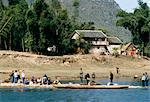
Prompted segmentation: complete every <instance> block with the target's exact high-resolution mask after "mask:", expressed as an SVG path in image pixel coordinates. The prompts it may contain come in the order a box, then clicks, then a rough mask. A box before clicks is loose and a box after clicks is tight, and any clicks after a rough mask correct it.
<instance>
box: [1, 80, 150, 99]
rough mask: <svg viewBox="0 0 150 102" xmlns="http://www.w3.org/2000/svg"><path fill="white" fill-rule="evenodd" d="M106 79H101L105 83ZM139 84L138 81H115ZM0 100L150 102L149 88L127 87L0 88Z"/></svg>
mask: <svg viewBox="0 0 150 102" xmlns="http://www.w3.org/2000/svg"><path fill="white" fill-rule="evenodd" d="M106 82H107V80H101V83H106ZM116 82H117V83H119V84H128V85H138V86H139V85H141V83H140V82H132V81H124V80H123V81H116ZM0 102H150V88H129V89H80V90H79V89H78V90H76V89H31V88H21V89H15V88H13V89H11V88H5V89H0Z"/></svg>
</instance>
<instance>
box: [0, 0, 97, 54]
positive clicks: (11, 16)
mask: <svg viewBox="0 0 150 102" xmlns="http://www.w3.org/2000/svg"><path fill="white" fill-rule="evenodd" d="M8 1H9V5H8V6H5V5H3V3H2V1H0V10H1V12H0V49H3V50H16V51H29V52H34V53H41V54H47V55H48V54H57V55H58V54H70V53H73V52H74V46H78V43H76V42H71V40H70V36H71V35H72V33H73V32H74V30H76V29H79V28H80V29H94V27H93V23H83V24H79V23H78V22H76V20H75V18H76V16H78V15H77V14H75V17H72V18H70V17H69V16H68V14H67V10H66V9H64V8H62V7H61V5H60V2H59V1H58V0H49V3H47V2H46V1H45V0H34V1H35V2H34V3H27V2H26V1H27V0H8ZM73 4H74V5H73V6H74V7H75V8H77V6H78V5H79V4H78V1H76V0H75V1H73ZM75 13H77V12H75ZM53 45H55V46H56V51H55V52H53V53H50V52H48V51H47V48H48V47H51V46H53Z"/></svg>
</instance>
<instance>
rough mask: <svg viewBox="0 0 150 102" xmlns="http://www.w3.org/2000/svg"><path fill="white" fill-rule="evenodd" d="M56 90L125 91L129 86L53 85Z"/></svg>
mask: <svg viewBox="0 0 150 102" xmlns="http://www.w3.org/2000/svg"><path fill="white" fill-rule="evenodd" d="M53 87H55V88H63V89H125V88H129V85H109V86H108V85H80V84H58V85H53Z"/></svg>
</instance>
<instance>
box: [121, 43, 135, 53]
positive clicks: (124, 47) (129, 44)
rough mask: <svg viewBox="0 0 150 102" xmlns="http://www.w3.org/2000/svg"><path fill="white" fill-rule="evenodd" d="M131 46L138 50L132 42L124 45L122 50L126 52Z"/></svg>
mask: <svg viewBox="0 0 150 102" xmlns="http://www.w3.org/2000/svg"><path fill="white" fill-rule="evenodd" d="M131 45H132V47H134V48H136V46H135V45H134V44H133V43H132V42H129V43H127V44H126V45H123V46H122V48H121V50H122V51H126V50H127V49H128V48H129V47H130V46H131Z"/></svg>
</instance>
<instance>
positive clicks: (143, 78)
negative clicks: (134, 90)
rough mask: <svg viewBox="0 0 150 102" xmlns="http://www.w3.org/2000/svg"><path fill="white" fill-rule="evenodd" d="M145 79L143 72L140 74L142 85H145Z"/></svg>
mask: <svg viewBox="0 0 150 102" xmlns="http://www.w3.org/2000/svg"><path fill="white" fill-rule="evenodd" d="M145 79H146V77H145V74H144V73H143V76H142V79H141V80H142V86H145Z"/></svg>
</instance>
